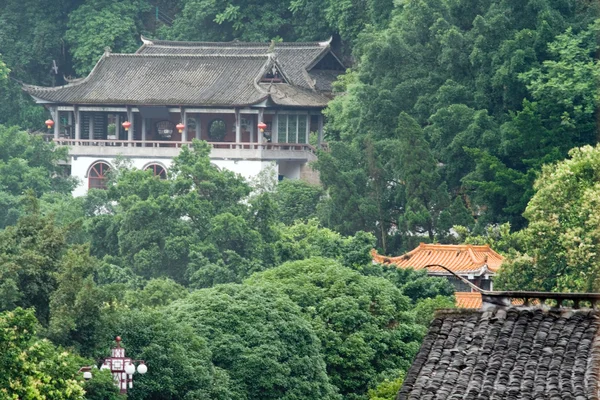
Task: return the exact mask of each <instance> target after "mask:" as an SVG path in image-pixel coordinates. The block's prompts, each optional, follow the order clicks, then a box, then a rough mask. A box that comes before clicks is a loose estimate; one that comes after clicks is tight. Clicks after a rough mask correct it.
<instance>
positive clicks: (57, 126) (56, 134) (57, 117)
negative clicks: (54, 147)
mask: <svg viewBox="0 0 600 400" xmlns="http://www.w3.org/2000/svg"><path fill="white" fill-rule="evenodd" d="M52 118H54V140H56V139H58V138H59V137H60V111H58V107H54V112H53V113H52Z"/></svg>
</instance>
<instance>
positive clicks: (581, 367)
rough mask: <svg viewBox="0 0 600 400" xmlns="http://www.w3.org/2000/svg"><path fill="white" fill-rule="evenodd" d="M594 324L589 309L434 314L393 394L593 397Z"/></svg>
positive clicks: (402, 399) (596, 318)
mask: <svg viewBox="0 0 600 400" xmlns="http://www.w3.org/2000/svg"><path fill="white" fill-rule="evenodd" d="M599 327H600V312H598V311H589V310H588V311H584V310H580V311H573V310H571V311H565V310H561V311H557V312H554V311H551V310H550V311H548V310H542V309H527V308H508V309H496V310H492V311H485V312H484V311H467V312H466V311H452V312H443V313H440V314H438V316H437V318H436V319H435V320H434V321H433V322H432V324H431V326H430V328H429V333H428V334H427V336H426V337H425V340H424V341H423V344H422V346H421V350H420V351H419V353H418V354H417V357H416V358H415V361H414V362H413V365H412V367H411V369H410V370H409V372H408V374H407V376H406V379H405V381H404V385H403V387H402V389H401V390H400V392H399V393H398V396H397V400H408V399H411V400H412V399H473V400H475V399H501V398H502V399H514V400H521V399H592V400H594V399H595V400H597V399H598V398H599V397H598V387H599V380H598V378H599V373H600V340H599V339H598V331H599V329H598V328H599Z"/></svg>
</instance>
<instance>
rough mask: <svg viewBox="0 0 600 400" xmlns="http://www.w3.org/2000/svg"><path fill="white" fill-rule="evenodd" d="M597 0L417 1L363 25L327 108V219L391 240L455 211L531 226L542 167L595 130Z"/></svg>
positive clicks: (441, 223)
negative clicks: (352, 61) (529, 213)
mask: <svg viewBox="0 0 600 400" xmlns="http://www.w3.org/2000/svg"><path fill="white" fill-rule="evenodd" d="M597 6H598V5H597V3H595V2H579V1H568V0H565V1H537V0H535V1H520V2H511V1H499V2H498V1H479V2H476V3H473V2H467V1H434V2H425V1H408V2H402V3H400V4H398V5H397V7H396V9H395V12H394V13H393V17H392V18H391V21H390V23H389V26H388V27H387V28H386V29H384V30H380V29H366V30H365V31H363V33H362V34H361V35H359V38H358V40H357V44H356V46H355V47H354V54H355V56H356V58H357V59H358V60H359V63H358V64H357V65H356V67H355V68H354V69H353V71H351V72H350V73H348V74H347V75H346V76H345V77H344V78H343V79H342V80H341V81H340V82H339V83H338V86H339V90H340V91H343V92H345V95H343V96H339V97H337V98H336V99H335V100H334V101H333V102H331V103H330V106H329V109H328V116H329V124H328V126H327V128H328V131H327V133H328V139H329V142H330V147H331V149H332V151H331V153H330V154H329V155H328V156H327V157H322V158H320V160H319V164H320V165H319V167H318V168H319V170H320V172H321V178H322V180H323V183H324V184H325V186H326V188H327V189H328V191H329V193H330V195H331V197H330V200H329V201H330V203H331V204H330V205H329V207H325V209H327V210H329V213H330V216H329V218H325V219H324V221H326V222H327V224H328V225H329V226H332V227H334V228H335V229H337V230H339V231H340V232H342V233H345V234H348V233H350V232H354V231H356V230H359V229H362V230H367V231H370V232H373V233H374V234H376V235H377V237H378V243H379V245H380V246H381V247H382V248H383V249H385V250H386V251H392V250H407V249H410V248H411V247H412V245H413V244H414V241H415V240H419V239H420V238H421V237H422V235H423V234H424V233H426V234H427V235H428V236H430V238H436V239H437V240H439V241H445V240H447V238H446V235H447V229H448V228H449V224H450V226H451V224H463V225H464V224H467V225H469V227H470V228H474V229H476V230H478V231H480V232H481V231H482V230H483V229H484V228H485V226H486V225H487V224H489V223H503V222H510V223H511V224H512V226H513V228H517V229H518V228H521V227H523V226H524V225H525V224H526V220H525V219H524V218H523V217H522V215H521V214H522V213H523V211H524V210H525V206H526V204H527V202H528V201H529V199H530V198H531V195H532V194H533V188H532V185H533V181H534V179H535V177H536V174H537V173H538V172H539V171H540V169H541V166H542V165H543V164H544V163H548V162H553V161H557V160H560V159H562V158H564V157H566V155H567V152H568V151H569V149H571V148H573V147H576V146H581V145H584V144H591V143H595V142H596V141H597V137H598V135H597V132H598V128H597V119H596V115H595V114H596V110H597V97H598V90H597V88H598V63H597V61H596V54H597V53H596V50H597V47H598V41H597V32H598V27H597V24H593V21H594V19H596V18H598V16H599V15H600V14H598V10H597ZM406 114H408V115H409V116H410V117H408V116H407V115H406ZM411 119H412V120H414V121H416V123H417V124H418V125H420V126H422V127H424V129H423V133H422V134H421V133H419V132H418V128H417V126H416V125H415V122H413V121H411ZM403 143H404V144H403ZM407 146H408V147H407ZM407 149H409V152H408V154H407ZM411 157H414V159H411ZM411 179H416V180H417V181H418V182H419V184H420V187H415V186H414V184H413V183H411ZM450 203H451V204H452V205H453V206H454V208H455V209H454V210H453V211H452V212H451V213H450V215H449V217H450V218H446V216H444V215H442V212H440V211H438V210H447V211H449V210H450V208H449V204H450ZM465 208H466V209H465ZM356 210H359V211H360V212H358V213H357V212H356ZM467 210H468V212H466V211H467ZM472 217H476V218H477V220H476V223H475V221H474V220H473V218H472ZM396 228H397V229H396ZM415 236H416V239H415Z"/></svg>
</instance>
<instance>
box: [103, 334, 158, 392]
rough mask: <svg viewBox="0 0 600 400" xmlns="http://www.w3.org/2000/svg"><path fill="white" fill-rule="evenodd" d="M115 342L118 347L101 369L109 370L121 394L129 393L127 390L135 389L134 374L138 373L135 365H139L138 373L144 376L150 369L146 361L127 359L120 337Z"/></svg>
mask: <svg viewBox="0 0 600 400" xmlns="http://www.w3.org/2000/svg"><path fill="white" fill-rule="evenodd" d="M115 341H116V342H117V345H116V347H113V348H112V349H111V356H110V357H108V358H106V359H105V360H104V362H103V363H102V366H101V367H100V369H101V370H106V369H109V370H110V372H111V373H112V376H113V378H114V380H115V384H116V385H117V386H118V387H119V390H120V391H121V393H127V389H131V388H132V387H133V374H134V373H135V371H136V366H135V364H134V363H139V365H138V366H137V372H138V373H140V374H142V375H143V374H145V373H146V372H148V367H147V366H146V364H145V363H144V360H132V359H131V358H129V357H125V349H124V348H122V347H121V337H120V336H117V337H116V338H115Z"/></svg>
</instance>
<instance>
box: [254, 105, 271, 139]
mask: <svg viewBox="0 0 600 400" xmlns="http://www.w3.org/2000/svg"><path fill="white" fill-rule="evenodd" d="M264 117H265V110H263V109H262V108H261V109H259V110H258V117H257V119H258V121H256V123H255V124H254V129H255V130H253V132H256V143H261V142H262V141H263V134H262V133H261V132H260V131H259V130H258V127H257V126H258V124H259V123H260V122H265V121H264ZM272 126H273V124H271V127H272ZM271 141H272V140H271Z"/></svg>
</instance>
